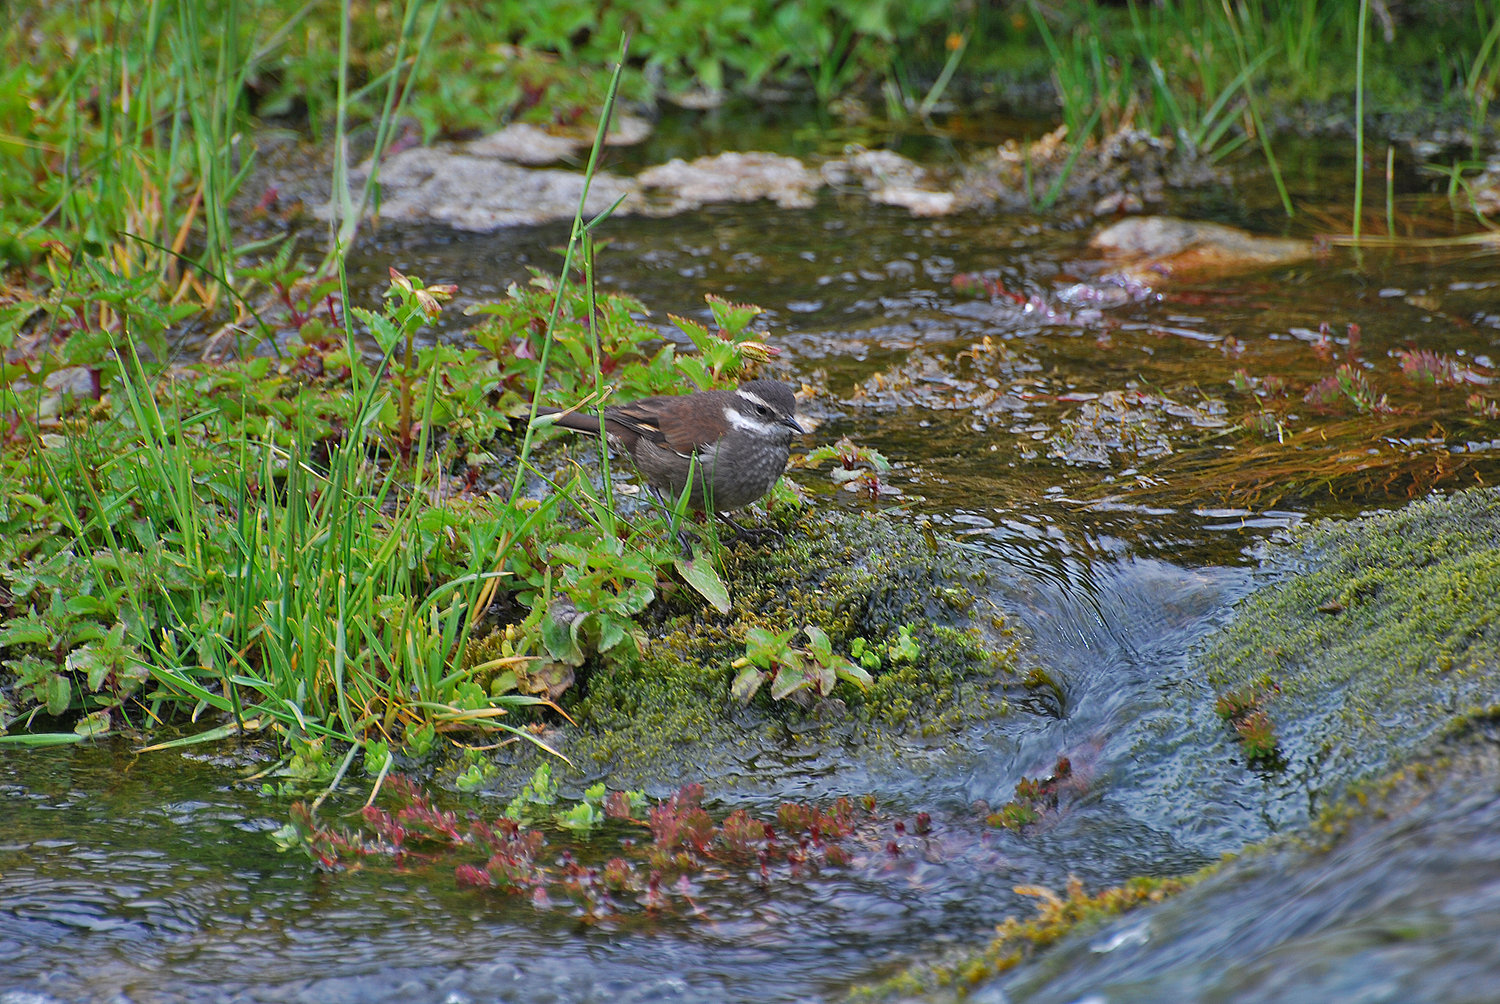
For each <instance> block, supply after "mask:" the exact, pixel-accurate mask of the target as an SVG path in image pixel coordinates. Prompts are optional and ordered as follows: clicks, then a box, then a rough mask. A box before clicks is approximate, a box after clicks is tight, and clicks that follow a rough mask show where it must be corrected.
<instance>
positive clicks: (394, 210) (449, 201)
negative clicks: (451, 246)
mask: <svg viewBox="0 0 1500 1004" xmlns="http://www.w3.org/2000/svg"><path fill="white" fill-rule="evenodd" d="M363 181H364V179H363V177H360V176H356V177H355V178H354V180H353V184H354V186H356V187H357V186H359V185H360V184H362V183H363ZM583 184H584V178H583V175H582V174H581V173H578V172H574V171H561V170H538V169H534V168H527V167H520V166H518V165H516V164H512V163H510V162H509V161H505V160H500V159H498V158H496V157H478V156H474V155H473V154H471V153H453V152H451V151H447V150H441V149H437V148H433V147H417V148H413V149H410V150H403V151H402V152H401V153H398V154H395V155H394V156H392V157H390V158H389V159H387V160H386V161H385V162H384V163H383V164H382V165H381V168H380V185H381V191H382V198H381V203H380V215H381V216H382V217H384V218H386V219H391V220H406V221H414V222H415V221H421V222H435V223H444V224H447V225H448V226H451V227H453V228H454V229H456V230H474V231H489V230H496V229H499V228H500V227H507V226H517V225H524V224H536V223H545V222H547V221H548V220H557V219H567V218H570V217H572V215H573V214H574V213H575V212H576V211H577V210H578V200H579V198H580V197H581V196H582V194H583ZM636 190H637V186H636V183H635V182H633V181H630V180H628V179H622V178H617V177H615V176H614V175H611V174H606V173H599V174H596V175H595V176H594V180H593V184H592V185H591V186H590V188H589V198H588V203H587V205H586V206H585V207H584V213H585V214H586V215H587V214H593V213H600V212H603V211H604V210H605V209H608V208H609V206H610V205H611V203H613V202H614V201H615V200H616V199H618V198H619V197H620V196H621V195H631V194H633V193H634V192H636Z"/></svg>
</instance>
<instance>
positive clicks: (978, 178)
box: [955, 126, 1218, 214]
mask: <svg viewBox="0 0 1500 1004" xmlns="http://www.w3.org/2000/svg"><path fill="white" fill-rule="evenodd" d="M1217 178H1218V174H1217V172H1216V171H1215V170H1214V169H1213V168H1212V167H1211V166H1210V165H1208V164H1206V163H1204V162H1202V161H1200V160H1198V159H1196V158H1194V157H1191V156H1184V155H1182V154H1180V153H1179V152H1178V151H1177V149H1176V147H1175V146H1174V145H1173V143H1172V142H1171V141H1170V140H1166V139H1162V138H1160V137H1156V136H1152V135H1151V134H1149V133H1147V132H1145V131H1143V130H1137V129H1121V130H1119V131H1118V132H1116V133H1114V134H1112V135H1110V136H1107V137H1105V138H1104V139H1102V140H1089V141H1087V142H1085V143H1084V144H1083V148H1082V150H1077V149H1076V144H1075V143H1073V142H1072V141H1071V140H1069V138H1068V133H1067V128H1066V127H1065V126H1064V127H1059V128H1058V129H1056V130H1054V131H1053V132H1051V133H1048V134H1047V135H1045V136H1043V137H1042V138H1041V139H1038V140H1035V141H1027V142H1018V141H1016V140H1008V141H1006V142H1005V143H1004V144H1002V145H1001V146H999V147H998V148H996V149H995V151H994V152H992V153H991V154H989V155H988V156H984V157H980V158H977V159H976V160H975V161H974V162H973V163H972V164H970V165H969V166H968V167H966V168H965V170H964V175H963V180H962V182H961V183H960V184H959V185H958V186H957V188H956V190H955V194H956V198H957V202H958V205H959V206H960V207H961V208H969V207H998V208H1002V209H1011V210H1031V209H1034V208H1035V207H1036V205H1037V204H1038V203H1039V202H1040V201H1041V200H1042V199H1043V198H1044V197H1049V196H1050V197H1051V198H1053V199H1054V200H1056V202H1057V204H1059V205H1061V206H1072V207H1076V208H1078V209H1087V210H1088V211H1090V212H1093V213H1095V214H1108V213H1116V212H1125V211H1136V210H1137V208H1138V207H1144V206H1147V205H1153V204H1159V203H1161V202H1162V201H1163V200H1164V198H1165V196H1166V193H1167V192H1168V191H1169V190H1171V189H1175V188H1184V187H1196V186H1200V185H1204V184H1208V183H1211V182H1212V181H1214V180H1216V179H1217Z"/></svg>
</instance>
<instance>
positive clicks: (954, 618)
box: [518, 511, 1033, 783]
mask: <svg viewBox="0 0 1500 1004" xmlns="http://www.w3.org/2000/svg"><path fill="white" fill-rule="evenodd" d="M779 527H780V529H781V530H782V531H783V532H784V534H785V539H784V541H782V542H780V543H778V544H777V545H775V546H773V547H749V546H746V545H744V544H730V545H726V546H725V547H724V548H723V549H722V550H721V551H720V554H719V557H720V559H721V562H722V570H723V578H724V581H725V583H726V585H727V586H728V589H729V593H730V596H731V599H732V601H733V607H732V609H731V610H730V612H729V613H728V614H719V613H717V612H716V611H714V610H713V609H712V608H710V607H708V606H707V605H706V604H704V603H703V602H702V601H701V599H699V598H698V597H697V595H696V593H694V592H693V591H692V590H690V589H689V588H688V587H686V586H681V587H680V588H677V589H676V590H673V589H670V588H665V589H663V590H662V591H661V592H662V596H661V598H660V599H659V600H658V602H657V603H656V604H654V605H653V607H652V608H651V609H650V610H648V611H647V612H646V614H645V615H644V621H645V624H646V627H647V632H648V634H649V636H650V640H649V642H648V643H647V644H646V645H645V646H644V648H643V650H642V651H641V653H640V654H639V655H637V656H632V657H630V658H626V659H616V660H597V661H595V662H591V663H590V664H589V665H587V666H585V667H584V668H583V669H582V670H581V671H580V672H579V681H578V685H577V686H576V687H575V688H574V690H573V691H572V692H570V694H569V697H568V698H567V699H565V702H564V704H565V707H566V708H567V711H568V713H569V715H570V716H571V717H572V718H573V720H574V721H575V722H576V723H577V725H576V727H573V726H570V727H567V728H565V729H564V730H562V733H561V734H560V735H558V736H554V737H549V741H553V742H555V743H556V744H558V745H559V746H560V747H561V748H562V750H563V752H565V753H566V754H567V756H568V757H569V758H570V759H571V760H572V761H573V762H574V764H575V765H576V766H577V767H578V768H579V770H580V771H581V772H583V773H584V774H585V775H587V776H590V777H592V776H598V775H600V774H603V773H606V772H607V773H608V774H609V775H610V777H611V780H612V783H625V782H626V781H629V782H631V783H635V782H644V783H651V782H653V781H662V782H665V781H666V780H669V779H676V778H680V777H682V776H685V775H689V774H690V775H693V776H700V777H701V776H712V775H714V774H717V773H722V772H725V771H728V770H731V769H737V768H739V767H742V765H743V764H744V763H745V761H746V760H747V759H749V758H751V757H752V756H753V753H754V752H755V751H756V750H757V749H760V748H768V747H778V748H779V747H781V746H783V745H785V744H786V743H788V742H795V743H805V744H808V745H809V746H811V747H813V748H815V749H816V748H820V747H822V746H826V745H827V744H828V743H829V742H830V741H831V740H832V739H833V738H834V737H837V738H838V739H839V740H840V742H843V743H847V742H848V741H850V740H853V741H854V742H855V743H857V744H859V745H860V746H862V747H863V748H864V749H866V751H867V752H868V753H869V755H871V756H879V755H881V754H880V750H881V749H882V748H883V745H884V743H885V741H886V740H888V739H893V738H902V737H904V738H908V739H910V738H927V737H931V736H934V735H951V734H952V733H953V731H954V730H955V729H957V728H959V727H960V726H961V725H962V724H963V723H964V722H967V721H972V720H978V719H982V718H990V717H994V716H996V715H1000V714H1004V713H1006V712H1008V711H1009V710H1010V707H1011V704H1010V702H1009V700H1008V699H1007V697H1008V695H1009V694H1012V693H1014V694H1018V695H1025V694H1028V693H1029V692H1030V690H1031V689H1033V683H1031V682H1029V678H1028V677H1026V676H1025V675H1024V674H1023V673H1022V672H1021V671H1020V670H1019V669H1018V668H1017V663H1016V657H1015V644H1014V642H1013V640H1012V637H1011V634H1012V633H1011V631H1010V629H1008V628H1005V627H1003V626H1002V627H998V628H996V627H992V626H991V623H990V622H991V621H992V620H993V619H994V618H995V617H996V616H997V614H996V612H994V611H989V610H985V617H986V620H985V625H984V628H983V629H981V627H980V626H979V625H977V624H974V623H971V620H970V615H971V613H972V612H974V611H976V610H979V609H981V603H980V601H979V600H978V599H977V598H976V596H975V592H976V591H977V587H979V586H981V585H982V584H983V582H984V570H983V567H982V566H981V565H980V564H979V563H978V562H976V561H974V560H972V559H971V558H969V557H968V556H966V555H964V554H963V553H962V552H960V551H958V550H957V549H956V548H953V547H952V546H951V545H947V544H940V543H939V542H938V541H937V540H936V539H935V538H932V537H930V536H928V535H926V534H923V533H922V532H921V531H919V530H916V529H913V528H910V527H906V526H902V525H899V524H895V523H892V522H891V521H889V520H887V519H885V518H883V517H881V516H878V515H872V516H865V515H853V514H848V513H842V512H837V511H835V512H822V511H820V512H812V511H807V512H803V513H801V514H800V515H797V514H793V515H792V516H790V517H783V518H782V520H781V522H780V524H779ZM807 625H815V626H817V627H820V628H822V629H823V630H824V631H826V632H827V633H828V636H829V639H830V641H831V642H832V645H833V649H834V651H835V652H837V653H840V654H847V653H848V652H849V651H850V648H851V643H852V642H853V640H854V639H855V638H860V637H862V638H866V639H880V640H886V639H891V638H896V637H898V636H899V635H900V633H901V628H902V627H905V628H906V629H907V635H908V636H909V638H910V641H911V643H910V645H908V646H906V647H905V648H904V649H903V650H902V653H901V656H900V657H899V658H888V659H887V660H886V662H885V663H884V664H883V665H881V666H880V667H879V668H876V669H874V670H873V671H872V676H873V677H874V683H873V685H872V686H871V687H870V689H869V691H868V692H861V691H860V690H859V689H858V688H856V687H855V686H853V685H852V684H849V683H847V682H840V683H839V684H838V686H837V687H836V688H835V690H834V692H833V694H832V695H831V696H830V697H828V698H823V699H814V700H811V701H809V702H807V703H806V704H800V703H797V702H793V701H790V700H788V701H781V702H775V701H772V700H771V699H770V697H769V695H768V693H767V692H766V690H765V688H763V689H762V691H761V692H760V693H759V694H757V695H756V696H755V698H754V699H753V700H752V701H751V702H750V704H749V705H748V706H747V707H744V708H741V707H739V706H738V705H737V704H736V703H735V702H734V701H732V700H731V698H730V684H731V682H732V680H733V678H734V675H735V672H736V670H735V669H734V667H733V665H732V664H733V663H734V661H735V660H736V659H738V658H740V657H741V656H743V655H744V653H745V635H746V633H747V632H748V631H749V630H751V629H752V628H755V627H762V628H765V629H767V630H771V631H785V630H787V629H788V628H797V629H799V630H800V629H802V628H804V627H805V626H807ZM533 755H534V754H531V753H525V754H524V755H523V760H522V761H521V762H519V763H518V767H520V768H522V769H524V764H525V763H528V762H529V761H530V758H531V757H532V756H533Z"/></svg>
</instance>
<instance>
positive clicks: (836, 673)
mask: <svg viewBox="0 0 1500 1004" xmlns="http://www.w3.org/2000/svg"><path fill="white" fill-rule="evenodd" d="M803 631H804V633H806V635H807V641H808V643H807V646H806V647H805V648H797V647H794V646H793V645H792V643H791V642H792V639H793V638H794V637H795V636H796V635H797V629H796V628H792V629H791V630H789V631H784V632H781V633H780V634H777V633H774V632H771V631H768V630H766V629H765V628H759V627H756V628H751V629H750V630H749V631H748V632H747V633H746V635H745V654H744V656H743V657H742V658H739V659H736V660H735V662H734V668H735V669H738V670H739V671H740V672H739V674H738V675H737V676H736V677H735V678H734V682H733V683H732V684H731V685H730V695H731V696H732V697H733V698H734V699H735V700H737V701H739V702H740V703H741V704H744V703H748V702H749V700H750V699H751V698H752V697H754V696H755V694H756V692H757V691H759V690H760V688H761V687H762V686H763V685H765V684H766V683H768V682H769V683H770V694H771V699H772V700H776V701H780V700H785V699H786V698H788V697H791V696H792V695H794V694H798V693H802V692H806V693H807V694H816V695H818V696H820V697H826V696H827V695H829V694H831V693H832V692H833V688H834V686H835V685H836V684H837V683H838V681H840V680H844V681H847V682H849V683H852V684H853V685H854V686H856V687H858V688H859V689H860V690H865V689H868V688H869V686H870V683H871V678H870V674H869V673H867V672H866V671H865V670H864V668H863V667H861V666H859V665H857V664H856V663H854V662H851V661H850V660H849V659H848V658H846V657H844V656H842V655H839V654H838V653H836V652H834V651H833V644H832V642H831V641H830V640H829V638H828V633H827V632H826V631H824V630H823V629H822V628H820V627H818V626H816V625H813V624H809V625H807V626H806V627H805V628H804V629H803Z"/></svg>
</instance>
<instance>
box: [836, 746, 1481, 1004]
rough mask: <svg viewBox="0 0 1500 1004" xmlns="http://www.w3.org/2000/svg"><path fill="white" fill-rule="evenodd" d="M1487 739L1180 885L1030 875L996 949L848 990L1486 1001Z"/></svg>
mask: <svg viewBox="0 0 1500 1004" xmlns="http://www.w3.org/2000/svg"><path fill="white" fill-rule="evenodd" d="M1495 739H1496V736H1495V728H1494V723H1493V721H1483V722H1476V723H1475V725H1474V726H1473V727H1472V728H1469V729H1466V730H1465V732H1464V733H1463V734H1461V735H1458V736H1456V737H1455V738H1454V739H1453V740H1452V741H1450V742H1447V743H1445V744H1444V748H1443V749H1442V750H1440V751H1438V753H1437V754H1436V755H1434V756H1432V757H1428V758H1423V759H1422V760H1420V761H1418V762H1416V763H1414V764H1412V765H1410V766H1408V767H1405V768H1402V769H1401V770H1399V771H1396V772H1394V773H1393V774H1391V775H1390V776H1388V777H1385V778H1382V779H1381V780H1379V781H1378V782H1374V783H1371V784H1369V785H1367V786H1365V787H1364V788H1363V789H1362V790H1361V791H1360V792H1359V793H1358V795H1357V796H1355V797H1351V798H1350V799H1349V800H1348V801H1347V802H1346V803H1345V804H1343V805H1340V806H1338V807H1337V808H1335V809H1334V810H1332V811H1330V812H1329V813H1327V814H1326V815H1325V816H1324V817H1323V818H1322V819H1321V820H1320V821H1319V826H1318V827H1317V828H1316V829H1315V830H1314V832H1312V833H1309V834H1303V835H1299V836H1298V837H1297V838H1295V839H1288V840H1282V841H1277V842H1274V843H1273V844H1272V845H1270V846H1269V847H1266V848H1263V849H1258V850H1255V851H1252V852H1250V853H1247V854H1245V855H1244V856H1242V857H1240V858H1239V859H1237V860H1233V861H1230V862H1228V863H1226V864H1224V865H1222V866H1213V867H1210V868H1208V869H1204V870H1203V871H1200V872H1198V873H1196V874H1194V875H1191V876H1188V877H1187V878H1185V879H1183V880H1179V881H1175V882H1174V881H1170V880H1168V881H1166V882H1163V881H1161V880H1154V879H1134V880H1132V881H1130V882H1128V883H1125V884H1124V885H1122V886H1118V887H1115V888H1112V889H1105V890H1100V891H1097V892H1096V891H1094V890H1091V889H1090V890H1077V889H1070V890H1068V895H1067V898H1066V899H1064V898H1062V897H1059V896H1058V895H1056V894H1054V893H1051V892H1049V891H1047V890H1043V889H1037V888H1035V887H1031V888H1030V889H1028V890H1027V891H1028V892H1030V893H1031V894H1032V895H1033V896H1035V897H1037V899H1038V904H1037V909H1036V913H1035V915H1034V916H1029V917H1028V916H1022V917H1016V918H1013V919H1007V920H1006V921H1005V923H1004V924H1002V925H1000V928H999V930H1000V931H1001V934H1002V936H1001V937H1000V938H997V939H996V940H995V941H994V942H993V943H992V944H990V945H988V946H987V947H985V948H983V949H979V950H972V951H968V952H963V953H954V954H953V955H951V956H949V957H948V958H946V959H944V960H942V961H941V962H938V963H935V964H929V965H922V966H918V967H915V968H913V969H911V970H909V971H907V972H906V973H903V974H901V975H900V976H897V977H895V978H893V979H891V980H889V981H887V982H886V983H885V984H883V985H880V986H877V987H871V988H861V993H860V994H859V999H861V1000H884V1001H892V1000H901V1001H927V1002H937V1001H944V1002H946V1001H958V1000H962V1001H967V1002H974V1001H1028V1002H1034V1004H1066V1002H1069V1001H1093V1000H1099V1001H1105V1000H1109V1001H1115V1000H1120V1001H1124V1000H1142V1001H1144V1000H1152V1001H1204V1000H1218V1001H1278V1000H1294V999H1295V1000H1320V1001H1321V1000H1328V1001H1332V1000H1368V1001H1407V1000H1421V1001H1429V1002H1434V1004H1439V1002H1441V1004H1448V1002H1452V1004H1458V1002H1468V1001H1473V1000H1477V999H1481V998H1483V996H1484V993H1483V992H1482V991H1481V992H1480V994H1479V995H1478V996H1476V993H1475V989H1476V988H1477V987H1485V986H1492V985H1494V984H1495V982H1496V981H1497V980H1500V963H1497V959H1496V955H1495V952H1494V945H1495V944H1496V943H1497V941H1500V911H1497V910H1496V909H1495V904H1494V900H1495V894H1494V889H1495V888H1496V886H1497V883H1500V856H1497V855H1496V853H1495V833H1496V831H1497V828H1500V798H1497V796H1496V793H1495V785H1494V778H1495V776H1496V773H1497V771H1500V753H1497V750H1496V743H1495ZM1117 914H1119V916H1116V915H1117ZM955 988H961V991H960V990H956V989H955Z"/></svg>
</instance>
